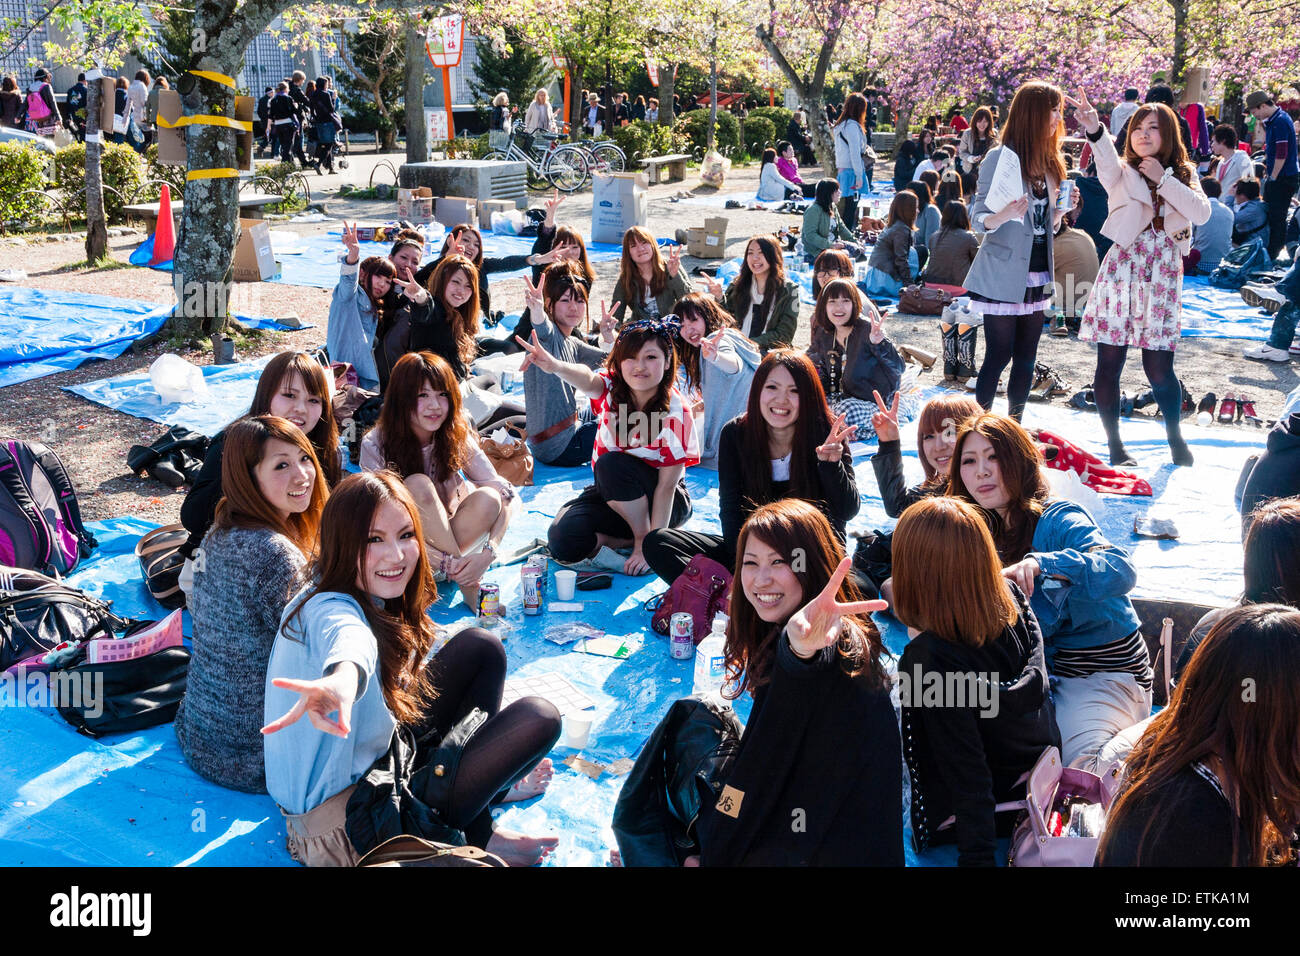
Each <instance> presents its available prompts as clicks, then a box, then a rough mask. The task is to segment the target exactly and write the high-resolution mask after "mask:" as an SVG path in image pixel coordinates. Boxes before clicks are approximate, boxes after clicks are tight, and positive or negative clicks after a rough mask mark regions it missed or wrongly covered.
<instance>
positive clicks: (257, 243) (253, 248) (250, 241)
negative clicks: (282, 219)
mask: <svg viewBox="0 0 1300 956" xmlns="http://www.w3.org/2000/svg"><path fill="white" fill-rule="evenodd" d="M239 229H240V232H239V243H238V244H237V245H236V246H235V261H234V263H233V264H232V265H231V278H233V279H234V280H235V281H236V282H262V281H264V280H266V279H273V278H275V276H277V275H279V273H280V263H278V262H276V261H275V253H274V251H273V250H272V249H271V224H270V223H269V222H267V221H266V220H265V219H243V218H241V219H240V220H239Z"/></svg>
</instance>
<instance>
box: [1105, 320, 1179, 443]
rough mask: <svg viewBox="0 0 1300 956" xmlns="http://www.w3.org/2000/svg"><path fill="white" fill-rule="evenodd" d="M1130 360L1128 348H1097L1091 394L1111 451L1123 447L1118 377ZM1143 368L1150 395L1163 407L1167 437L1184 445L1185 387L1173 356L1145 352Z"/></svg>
mask: <svg viewBox="0 0 1300 956" xmlns="http://www.w3.org/2000/svg"><path fill="white" fill-rule="evenodd" d="M1127 358H1128V346H1127V345H1102V344H1098V345H1097V371H1096V373H1095V374H1094V375H1093V377H1092V392H1093V396H1094V397H1095V400H1096V402H1097V412H1098V414H1099V415H1101V424H1102V426H1103V427H1104V428H1105V429H1106V438H1107V439H1108V440H1109V441H1110V446H1111V448H1112V449H1117V448H1118V447H1119V445H1120V438H1119V377H1120V374H1121V373H1122V372H1123V371H1124V361H1125V359H1127ZM1142 368H1143V370H1144V371H1145V372H1146V373H1147V381H1148V382H1150V383H1151V393H1152V394H1153V395H1154V396H1155V400H1156V404H1157V405H1159V406H1160V414H1161V415H1163V416H1164V419H1165V434H1166V435H1168V437H1169V440H1170V441H1181V440H1182V428H1181V420H1182V410H1183V387H1182V385H1181V384H1180V383H1179V381H1178V377H1177V376H1176V375H1174V353H1173V352H1166V351H1163V350H1157V349H1143V350H1142Z"/></svg>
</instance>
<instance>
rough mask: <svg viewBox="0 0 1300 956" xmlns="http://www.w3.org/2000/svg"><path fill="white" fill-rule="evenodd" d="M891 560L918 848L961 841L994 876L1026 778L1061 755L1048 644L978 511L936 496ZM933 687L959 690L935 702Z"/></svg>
mask: <svg viewBox="0 0 1300 956" xmlns="http://www.w3.org/2000/svg"><path fill="white" fill-rule="evenodd" d="M893 557H894V576H893V605H892V607H893V612H894V616H895V617H897V618H898V619H899V620H900V621H902V622H903V623H904V624H906V625H907V628H908V634H909V635H910V636H911V640H910V641H909V642H908V645H907V647H906V649H904V651H903V656H902V657H901V658H900V659H899V662H898V677H899V682H900V695H901V703H902V730H903V756H904V757H905V758H906V759H907V769H908V776H909V777H910V778H911V784H912V801H911V810H912V839H913V841H914V842H915V844H916V847H917V849H918V850H924V849H926V847H927V846H931V845H937V844H939V843H942V842H947V841H948V840H952V839H953V838H954V837H955V839H956V842H957V851H958V855H957V863H958V865H959V866H994V865H995V863H994V853H995V851H996V848H997V837H998V836H1008V835H1010V833H1011V830H1012V828H1013V826H1014V823H1015V818H1016V814H1017V812H1018V811H1019V810H1021V809H1022V808H1023V801H1024V796H1025V781H1026V780H1027V779H1028V777H1029V771H1031V770H1032V769H1033V768H1034V764H1035V763H1037V761H1038V758H1039V757H1040V756H1041V755H1042V753H1043V751H1044V750H1045V749H1046V748H1048V747H1057V748H1059V747H1060V746H1061V734H1060V731H1059V730H1057V728H1056V718H1055V714H1054V712H1053V709H1052V701H1051V698H1050V697H1049V696H1048V682H1047V664H1046V660H1045V658H1044V656H1043V635H1042V632H1041V631H1040V630H1039V629H1038V621H1037V619H1035V617H1034V612H1033V611H1031V610H1030V609H1029V600H1028V598H1026V597H1025V594H1024V592H1023V591H1021V590H1020V589H1019V588H1018V587H1016V585H1015V584H1013V583H1012V582H1010V581H1008V580H1006V579H1005V578H1003V576H1002V565H1001V562H1000V561H999V560H998V552H997V549H996V548H994V546H993V537H992V536H991V535H990V534H989V530H988V527H987V526H986V525H985V524H984V521H983V519H982V518H981V516H980V513H979V510H978V509H977V508H975V506H974V505H971V504H970V503H968V502H966V501H962V500H960V499H957V498H947V497H943V496H939V497H934V498H927V499H925V500H924V501H921V502H918V503H917V504H916V505H914V506H912V507H911V508H908V509H907V511H906V512H904V513H903V516H902V517H901V518H900V519H899V520H898V525H897V526H896V527H895V528H894V542H893ZM972 676H974V678H975V680H976V681H977V682H978V684H972V683H971V682H970V680H971V677H972ZM958 681H965V684H964V685H963V684H961V683H957V682H958ZM931 686H939V687H943V688H958V687H961V688H963V689H962V690H960V691H958V692H957V693H956V694H954V695H949V694H944V695H943V696H942V697H941V699H940V700H939V701H937V702H936V701H933V700H931V699H930V698H929V697H928V696H927V694H926V692H927V689H928V688H929V687H931ZM999 807H1001V809H1002V810H1003V811H1004V812H1002V813H999V812H998V809H999ZM945 838H946V839H945Z"/></svg>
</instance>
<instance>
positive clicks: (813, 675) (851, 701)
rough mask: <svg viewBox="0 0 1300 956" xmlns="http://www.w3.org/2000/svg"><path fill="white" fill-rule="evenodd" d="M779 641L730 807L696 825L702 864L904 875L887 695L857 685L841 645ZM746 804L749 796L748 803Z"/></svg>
mask: <svg viewBox="0 0 1300 956" xmlns="http://www.w3.org/2000/svg"><path fill="white" fill-rule="evenodd" d="M772 639H773V640H776V641H777V648H776V661H775V663H774V664H773V667H772V680H771V681H770V682H769V683H768V684H767V685H766V686H764V687H762V688H760V689H759V690H758V692H757V693H755V695H754V707H753V710H752V711H751V712H750V716H749V722H748V723H747V724H746V725H745V732H744V734H743V735H742V736H741V738H740V750H739V752H738V753H737V754H736V759H735V762H734V763H733V764H732V767H731V770H730V772H729V773H728V775H727V779H726V786H725V787H724V788H723V791H722V799H726V798H727V797H728V796H730V797H731V799H732V801H733V803H732V806H733V807H736V808H737V809H736V811H735V813H736V815H735V816H734V817H733V816H729V815H728V814H727V813H725V812H723V811H722V810H719V809H718V808H717V805H716V804H710V803H708V802H705V804H704V805H703V806H701V808H700V820H699V824H698V832H699V840H700V849H701V855H700V862H701V863H702V864H703V865H704V866H902V865H903V795H902V787H901V786H900V780H901V778H902V772H903V768H902V757H901V754H900V748H899V739H898V724H897V722H896V721H895V719H894V707H893V705H892V704H891V703H890V700H889V692H888V689H887V688H876V687H872V686H871V682H870V679H869V678H868V677H867V676H865V675H860V676H858V677H849V676H848V675H846V674H845V673H844V671H843V670H842V668H841V666H840V661H839V658H838V656H837V654H836V652H835V650H834V649H833V648H827V649H826V650H824V651H822V653H820V654H818V655H817V656H815V657H813V658H811V659H809V660H801V659H799V658H798V657H796V656H795V654H794V651H792V650H791V649H790V641H789V639H788V638H786V636H785V635H784V634H779V635H774V636H773V638H772ZM738 795H743V796H738Z"/></svg>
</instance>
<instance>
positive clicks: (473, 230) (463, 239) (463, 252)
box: [415, 198, 560, 315]
mask: <svg viewBox="0 0 1300 956" xmlns="http://www.w3.org/2000/svg"><path fill="white" fill-rule="evenodd" d="M552 203H554V204H555V205H557V206H558V205H559V203H558V202H556V201H555V199H554V198H552V199H551V200H550V201H548V202H547V210H546V211H547V216H548V218H549V220H550V222H551V224H552V225H554V223H555V216H554V209H553V207H552ZM538 240H539V241H540V240H541V235H540V231H539V235H538ZM449 256H464V257H465V258H466V259H468V260H469V261H470V262H471V263H472V264H473V266H474V284H475V286H476V287H477V289H478V301H479V307H480V308H481V309H482V311H483V314H484V315H491V314H492V294H491V293H490V292H489V291H488V279H489V278H491V276H492V275H493V274H494V273H497V272H515V271H517V270H519V269H527V268H528V267H529V266H531V267H532V268H533V269H537V268H543V269H544V268H546V266H548V265H549V264H550V263H552V262H554V261H556V259H558V258H559V256H560V254H559V253H557V252H555V251H554V250H553V249H547V250H540V251H539V250H538V249H537V248H536V246H534V248H533V251H532V252H530V253H528V254H527V255H523V256H487V257H486V258H485V257H484V255H483V234H482V233H481V232H479V231H478V227H477V226H471V225H470V224H469V223H465V222H462V223H460V224H459V225H455V226H452V227H451V230H450V231H449V232H448V233H447V239H446V241H445V242H443V244H442V251H441V252H440V253H439V254H438V258H437V259H434V260H432V261H431V262H428V263H426V264H425V265H424V266H423V267H421V268H420V269H419V271H417V272H416V273H415V281H416V282H418V283H420V285H422V286H425V287H426V288H427V287H428V285H429V278H430V277H431V276H432V275H433V273H434V271H435V270H436V269H437V268H438V266H439V264H440V263H441V262H442V260H444V259H446V258H447V257H449ZM533 278H534V279H536V274H534V276H533Z"/></svg>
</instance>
